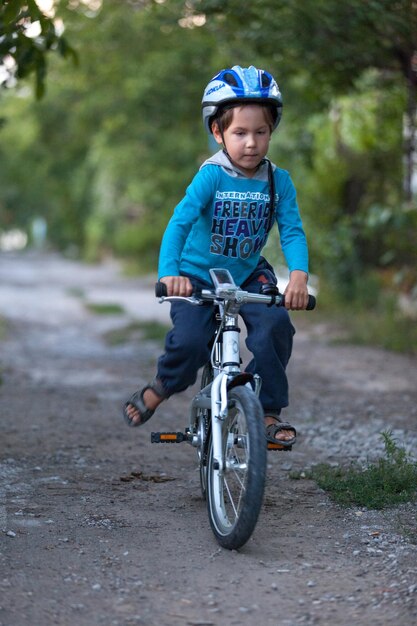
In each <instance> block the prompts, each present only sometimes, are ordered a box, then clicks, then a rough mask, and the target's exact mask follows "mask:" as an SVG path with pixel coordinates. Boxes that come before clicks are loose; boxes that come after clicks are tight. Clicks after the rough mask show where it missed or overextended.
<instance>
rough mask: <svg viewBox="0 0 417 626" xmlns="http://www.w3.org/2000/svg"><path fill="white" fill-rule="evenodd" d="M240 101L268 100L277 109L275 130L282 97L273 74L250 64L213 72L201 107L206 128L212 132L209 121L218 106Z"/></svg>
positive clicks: (278, 120) (279, 114)
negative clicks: (213, 74) (216, 72)
mask: <svg viewBox="0 0 417 626" xmlns="http://www.w3.org/2000/svg"><path fill="white" fill-rule="evenodd" d="M240 102H255V103H269V104H271V105H272V106H273V107H275V110H276V119H275V122H274V126H273V128H274V129H275V128H276V127H277V126H278V124H279V122H280V120H281V114H282V97H281V92H280V90H279V87H278V85H277V83H276V81H275V79H274V77H273V76H272V75H271V74H269V72H266V71H265V70H259V69H257V68H256V67H254V66H253V65H251V66H250V67H240V65H234V66H233V67H232V68H231V69H225V70H222V71H221V72H219V73H218V74H216V76H214V77H213V78H212V79H211V81H210V82H209V84H208V85H207V87H206V88H205V90H204V95H203V100H202V109H203V122H204V126H205V128H206V130H207V131H208V132H211V123H212V121H213V118H214V117H215V115H216V114H217V112H218V110H219V108H221V107H223V106H225V105H233V103H236V104H237V105H238V104H239V103H240Z"/></svg>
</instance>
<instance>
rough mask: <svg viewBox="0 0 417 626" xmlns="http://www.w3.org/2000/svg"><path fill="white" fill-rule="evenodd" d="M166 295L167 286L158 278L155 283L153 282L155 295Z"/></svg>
mask: <svg viewBox="0 0 417 626" xmlns="http://www.w3.org/2000/svg"><path fill="white" fill-rule="evenodd" d="M167 295H168V291H167V286H166V284H165V283H161V281H159V280H158V282H157V283H155V296H156V297H157V298H163V297H166V296H167Z"/></svg>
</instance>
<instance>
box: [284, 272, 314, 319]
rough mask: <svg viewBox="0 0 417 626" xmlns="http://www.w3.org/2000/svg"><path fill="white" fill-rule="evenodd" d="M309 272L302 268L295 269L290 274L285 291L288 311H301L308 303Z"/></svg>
mask: <svg viewBox="0 0 417 626" xmlns="http://www.w3.org/2000/svg"><path fill="white" fill-rule="evenodd" d="M307 280H308V274H306V273H305V272H302V271H301V270H293V271H292V272H291V274H290V282H289V283H288V285H287V288H286V289H285V291H284V295H285V308H286V309H287V310H288V311H290V310H291V311H300V310H302V309H305V308H306V307H307V304H308V290H307Z"/></svg>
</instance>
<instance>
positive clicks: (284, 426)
mask: <svg viewBox="0 0 417 626" xmlns="http://www.w3.org/2000/svg"><path fill="white" fill-rule="evenodd" d="M265 430H266V438H267V441H268V442H269V443H281V444H282V445H283V446H285V447H289V446H292V445H293V444H294V443H295V441H296V438H297V431H296V430H295V428H294V426H291V424H288V422H282V421H281V420H280V418H279V417H276V416H272V415H265Z"/></svg>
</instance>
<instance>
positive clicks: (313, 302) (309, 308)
mask: <svg viewBox="0 0 417 626" xmlns="http://www.w3.org/2000/svg"><path fill="white" fill-rule="evenodd" d="M315 308H316V298H315V297H314V296H312V295H311V293H310V294H308V304H307V307H306V311H312V310H313V309H315Z"/></svg>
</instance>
